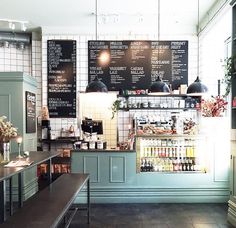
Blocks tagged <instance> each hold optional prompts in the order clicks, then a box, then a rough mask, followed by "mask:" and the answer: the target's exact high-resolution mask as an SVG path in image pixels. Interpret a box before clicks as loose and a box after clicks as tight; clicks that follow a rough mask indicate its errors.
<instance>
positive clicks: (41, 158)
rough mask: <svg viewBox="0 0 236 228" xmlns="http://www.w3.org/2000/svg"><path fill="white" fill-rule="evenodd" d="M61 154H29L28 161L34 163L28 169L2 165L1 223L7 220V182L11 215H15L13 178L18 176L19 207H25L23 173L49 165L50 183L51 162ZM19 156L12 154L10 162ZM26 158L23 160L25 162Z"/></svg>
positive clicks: (0, 173)
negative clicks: (42, 165) (36, 167)
mask: <svg viewBox="0 0 236 228" xmlns="http://www.w3.org/2000/svg"><path fill="white" fill-rule="evenodd" d="M60 153H61V152H58V151H50V152H47V151H31V152H30V153H29V157H28V159H29V160H30V161H33V163H32V164H31V165H30V166H26V167H11V168H6V167H4V164H1V165H0V223H3V222H4V221H5V220H6V191H5V189H6V180H9V192H10V193H9V208H10V215H12V213H13V202H12V176H14V175H18V207H22V206H23V197H22V187H23V186H22V185H23V172H24V171H26V170H27V169H29V168H32V167H34V166H36V165H39V164H41V163H47V165H48V169H47V174H48V183H51V181H52V175H51V160H52V158H54V157H56V156H58V155H60ZM16 156H17V154H11V155H10V160H16ZM24 159H26V158H23V159H22V160H24Z"/></svg>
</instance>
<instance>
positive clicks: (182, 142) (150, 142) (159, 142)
mask: <svg viewBox="0 0 236 228" xmlns="http://www.w3.org/2000/svg"><path fill="white" fill-rule="evenodd" d="M195 144H196V140H195V139H160V138H159V139H158V138H156V139H154V138H151V139H142V145H143V146H150V147H153V146H154V147H156V146H177V145H178V146H194V145H195Z"/></svg>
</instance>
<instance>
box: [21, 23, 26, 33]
mask: <svg viewBox="0 0 236 228" xmlns="http://www.w3.org/2000/svg"><path fill="white" fill-rule="evenodd" d="M26 29H27V28H26V25H25V23H21V30H22V31H23V32H25V31H26Z"/></svg>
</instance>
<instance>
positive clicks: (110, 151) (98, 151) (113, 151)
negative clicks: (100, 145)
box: [71, 148, 136, 153]
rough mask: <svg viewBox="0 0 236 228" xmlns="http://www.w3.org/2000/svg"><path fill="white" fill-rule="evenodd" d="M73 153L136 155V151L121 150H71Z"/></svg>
mask: <svg viewBox="0 0 236 228" xmlns="http://www.w3.org/2000/svg"><path fill="white" fill-rule="evenodd" d="M71 152H75V153H76V152H78V153H84V152H97V153H101V152H102V153H136V151H135V150H120V149H113V148H111V149H102V150H100V149H88V150H84V149H78V150H71Z"/></svg>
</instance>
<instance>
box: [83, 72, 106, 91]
mask: <svg viewBox="0 0 236 228" xmlns="http://www.w3.org/2000/svg"><path fill="white" fill-rule="evenodd" d="M85 92H86V93H91V92H108V89H107V87H106V85H105V84H104V83H103V82H102V81H101V80H99V79H98V76H97V75H96V77H95V79H94V80H93V81H92V82H90V83H89V84H88V85H87V87H86V91H85Z"/></svg>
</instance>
